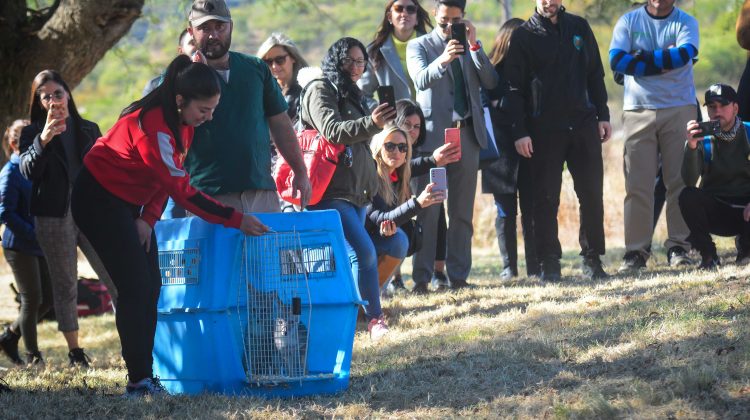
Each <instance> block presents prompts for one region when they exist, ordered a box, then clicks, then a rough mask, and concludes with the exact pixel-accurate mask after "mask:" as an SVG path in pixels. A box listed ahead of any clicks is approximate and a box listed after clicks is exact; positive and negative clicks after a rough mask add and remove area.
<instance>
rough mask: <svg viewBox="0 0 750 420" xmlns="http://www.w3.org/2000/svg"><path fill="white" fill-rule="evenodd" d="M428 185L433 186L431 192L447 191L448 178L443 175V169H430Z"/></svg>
mask: <svg viewBox="0 0 750 420" xmlns="http://www.w3.org/2000/svg"><path fill="white" fill-rule="evenodd" d="M430 183H431V184H435V186H433V187H432V191H448V178H447V176H446V174H445V168H442V167H441V168H432V169H430Z"/></svg>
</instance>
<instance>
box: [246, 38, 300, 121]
mask: <svg viewBox="0 0 750 420" xmlns="http://www.w3.org/2000/svg"><path fill="white" fill-rule="evenodd" d="M257 56H258V57H260V58H261V59H262V60H263V61H264V62H265V63H266V64H267V65H268V68H269V69H270V70H271V74H272V75H273V77H274V78H275V79H276V82H277V83H278V84H279V88H280V89H281V93H282V94H284V99H286V103H287V104H288V105H289V109H287V111H286V113H287V115H289V118H291V119H292V120H294V119H296V118H297V105H298V103H299V96H300V94H301V93H302V86H300V85H299V83H298V82H297V73H299V69H301V68H303V67H307V61H305V59H304V58H302V54H301V53H300V52H299V49H298V48H297V46H296V45H295V44H294V42H292V40H291V39H289V37H288V36H286V35H284V34H282V33H279V32H274V33H273V34H271V36H270V37H268V39H266V40H265V41H263V44H261V45H260V48H258V54H257Z"/></svg>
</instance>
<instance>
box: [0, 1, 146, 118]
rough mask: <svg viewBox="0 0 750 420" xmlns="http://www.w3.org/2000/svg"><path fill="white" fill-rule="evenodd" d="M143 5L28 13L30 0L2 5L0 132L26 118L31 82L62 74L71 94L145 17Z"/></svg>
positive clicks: (79, 4)
mask: <svg viewBox="0 0 750 420" xmlns="http://www.w3.org/2000/svg"><path fill="white" fill-rule="evenodd" d="M143 3H144V0H56V1H55V2H54V4H53V5H52V6H51V7H49V8H46V9H42V10H38V11H37V10H27V8H26V0H2V1H0V63H2V66H1V67H0V92H2V100H1V101H0V127H3V128H2V129H3V130H4V127H7V126H8V124H9V123H10V122H11V121H12V120H13V119H16V118H26V117H28V107H29V100H30V99H31V96H30V88H31V82H32V80H33V79H34V76H36V74H37V73H38V72H40V71H42V70H44V69H55V70H57V71H59V72H60V73H61V74H62V76H63V78H64V79H65V82H66V83H67V84H68V85H69V86H70V88H71V89H73V88H74V87H75V86H77V85H78V84H79V83H80V82H81V80H83V78H84V77H85V76H86V75H87V74H88V73H89V72H90V71H91V70H92V69H93V68H94V66H95V65H96V63H97V62H98V61H99V60H100V59H101V58H102V57H104V54H105V53H106V52H107V51H108V50H109V49H110V48H112V47H113V46H114V45H115V43H117V41H118V40H119V39H120V38H122V37H123V36H124V35H125V34H127V33H128V31H129V30H130V27H131V25H132V24H133V22H135V20H136V19H138V17H140V16H141V10H142V9H143Z"/></svg>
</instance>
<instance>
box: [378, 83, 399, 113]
mask: <svg viewBox="0 0 750 420" xmlns="http://www.w3.org/2000/svg"><path fill="white" fill-rule="evenodd" d="M378 100H379V101H380V103H381V104H385V103H387V104H388V105H390V106H391V107H392V108H393V109H396V94H395V93H394V92H393V86H378Z"/></svg>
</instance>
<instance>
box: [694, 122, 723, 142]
mask: <svg viewBox="0 0 750 420" xmlns="http://www.w3.org/2000/svg"><path fill="white" fill-rule="evenodd" d="M698 127H700V129H701V133H700V134H697V135H695V136H694V137H697V138H700V137H703V136H715V135H717V134H719V133H720V132H721V123H720V122H719V120H711V121H702V122H699V123H698Z"/></svg>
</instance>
